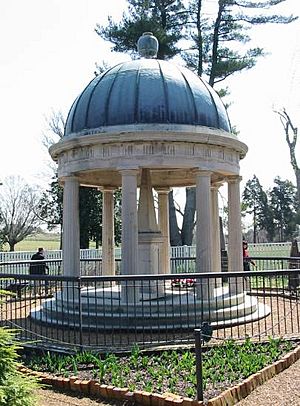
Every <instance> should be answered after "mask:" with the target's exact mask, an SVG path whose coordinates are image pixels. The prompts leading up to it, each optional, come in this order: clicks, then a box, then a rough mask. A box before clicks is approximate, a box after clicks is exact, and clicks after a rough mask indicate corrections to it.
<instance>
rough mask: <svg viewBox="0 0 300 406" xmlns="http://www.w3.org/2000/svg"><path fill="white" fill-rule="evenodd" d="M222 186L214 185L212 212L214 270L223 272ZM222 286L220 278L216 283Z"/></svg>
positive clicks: (212, 189)
mask: <svg viewBox="0 0 300 406" xmlns="http://www.w3.org/2000/svg"><path fill="white" fill-rule="evenodd" d="M220 186H221V185H220V184H214V185H212V188H211V211H212V270H213V272H221V241H220V220H219V202H218V191H219V187H220ZM216 282H217V283H216V285H217V286H220V285H221V283H222V281H221V279H220V278H218V280H217V281H216Z"/></svg>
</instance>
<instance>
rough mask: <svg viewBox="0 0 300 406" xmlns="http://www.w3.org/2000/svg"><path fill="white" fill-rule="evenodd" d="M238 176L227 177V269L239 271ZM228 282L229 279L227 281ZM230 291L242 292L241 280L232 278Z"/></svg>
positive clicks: (240, 263)
mask: <svg viewBox="0 0 300 406" xmlns="http://www.w3.org/2000/svg"><path fill="white" fill-rule="evenodd" d="M241 179H242V178H241V177H240V176H234V177H230V178H228V179H227V182H228V271H229V272H239V271H242V270H243V253H242V221H241V201H240V181H241ZM229 282H230V281H229ZM229 286H230V293H231V294H238V293H241V292H242V280H241V278H239V279H237V280H236V279H235V278H234V279H233V280H232V283H230V285H229Z"/></svg>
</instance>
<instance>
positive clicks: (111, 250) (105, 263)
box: [102, 187, 115, 275]
mask: <svg viewBox="0 0 300 406" xmlns="http://www.w3.org/2000/svg"><path fill="white" fill-rule="evenodd" d="M102 197H103V211H102V275H115V242H114V189H113V188H109V187H103V188H102Z"/></svg>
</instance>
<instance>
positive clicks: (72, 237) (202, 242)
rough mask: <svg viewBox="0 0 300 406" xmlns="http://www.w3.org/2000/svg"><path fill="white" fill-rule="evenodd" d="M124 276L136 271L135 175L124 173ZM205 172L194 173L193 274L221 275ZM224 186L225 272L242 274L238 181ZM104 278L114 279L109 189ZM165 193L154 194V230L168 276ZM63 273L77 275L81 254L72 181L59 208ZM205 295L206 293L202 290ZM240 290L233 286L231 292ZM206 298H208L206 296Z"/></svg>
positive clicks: (212, 191) (213, 194)
mask: <svg viewBox="0 0 300 406" xmlns="http://www.w3.org/2000/svg"><path fill="white" fill-rule="evenodd" d="M121 173H122V274H124V275H137V274H138V273H139V269H138V216H137V177H138V173H139V170H138V169H126V170H122V171H121ZM211 175H212V173H211V172H209V171H200V170H199V171H197V172H196V213H197V214H196V216H197V222H196V226H197V228H196V263H197V272H219V271H221V248H220V227H219V208H218V188H219V187H220V185H218V184H216V185H212V184H211ZM227 183H228V270H229V271H233V272H234V271H241V270H242V269H243V259H242V248H241V242H242V230H241V214H240V213H241V212H240V188H239V183H240V177H238V176H235V177H231V178H229V179H227ZM102 192H103V230H102V236H103V240H102V274H103V275H113V274H114V264H115V258H114V205H113V203H114V201H113V189H112V188H107V187H105V188H103V189H102ZM168 192H169V189H167V188H164V189H157V193H158V206H159V210H158V224H159V227H160V230H161V233H162V236H163V239H164V243H163V246H162V255H161V258H162V267H161V269H163V270H164V272H166V273H170V258H169V206H168ZM63 267H64V272H65V275H68V276H79V275H80V249H79V182H78V179H77V178H76V177H73V176H70V177H66V178H65V179H64V204H63ZM206 291H207V290H206ZM240 291H241V286H237V284H236V283H235V292H234V293H239V292H240ZM208 295H209V293H208Z"/></svg>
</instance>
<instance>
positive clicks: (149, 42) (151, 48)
mask: <svg viewBox="0 0 300 406" xmlns="http://www.w3.org/2000/svg"><path fill="white" fill-rule="evenodd" d="M158 46H159V45H158V40H157V38H156V37H155V36H154V35H153V33H152V32H144V33H143V35H142V36H141V37H140V38H139V39H138V42H137V49H138V53H139V54H140V56H141V57H143V58H148V59H149V58H156V57H157V52H158Z"/></svg>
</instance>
